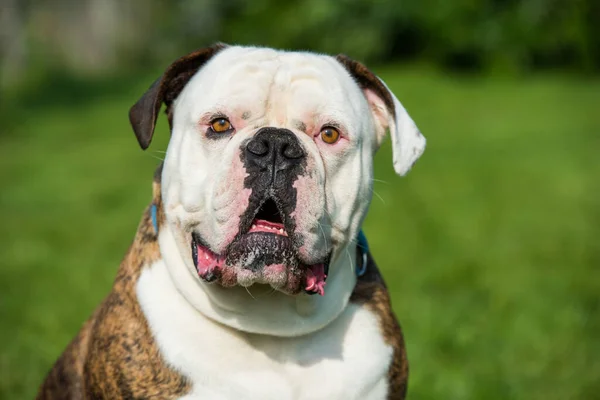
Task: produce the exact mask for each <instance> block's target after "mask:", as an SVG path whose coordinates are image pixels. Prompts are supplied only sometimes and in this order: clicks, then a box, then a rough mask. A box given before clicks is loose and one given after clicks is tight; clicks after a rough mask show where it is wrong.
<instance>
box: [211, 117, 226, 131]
mask: <svg viewBox="0 0 600 400" xmlns="http://www.w3.org/2000/svg"><path fill="white" fill-rule="evenodd" d="M210 128H211V129H212V130H213V132H216V133H223V132H227V131H229V130H231V122H229V120H228V119H227V118H217V119H215V120H213V121H212V122H211V123H210Z"/></svg>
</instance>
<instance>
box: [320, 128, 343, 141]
mask: <svg viewBox="0 0 600 400" xmlns="http://www.w3.org/2000/svg"><path fill="white" fill-rule="evenodd" d="M339 138H340V132H339V131H338V130H337V129H335V128H332V127H330V126H326V127H324V128H323V129H321V140H323V141H324V142H325V143H327V144H334V143H335V142H337V141H338V139H339Z"/></svg>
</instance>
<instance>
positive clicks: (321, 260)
mask: <svg viewBox="0 0 600 400" xmlns="http://www.w3.org/2000/svg"><path fill="white" fill-rule="evenodd" d="M163 104H164V105H166V115H167V118H168V122H169V127H170V132H171V138H170V141H169V144H168V149H167V152H166V156H165V159H164V161H163V163H162V164H161V166H160V167H159V168H158V170H157V172H156V173H155V176H154V179H153V190H152V193H153V195H152V196H153V198H152V202H151V204H150V205H149V206H148V208H147V209H146V211H145V212H144V214H143V217H142V220H141V222H140V225H139V228H138V231H137V234H136V236H135V239H134V241H133V244H132V245H131V247H130V248H129V250H128V252H127V254H126V256H125V258H124V260H123V261H122V263H121V265H120V268H119V270H118V273H117V276H116V279H115V281H114V285H113V287H112V291H111V292H110V294H109V295H108V296H107V297H106V299H105V300H104V301H103V303H102V304H101V305H100V306H99V307H98V308H97V309H96V311H95V312H94V313H93V315H92V316H91V318H90V319H89V320H88V321H87V322H86V323H85V324H84V325H83V326H82V328H81V330H80V332H79V334H78V335H77V337H76V338H75V339H74V340H73V341H72V342H71V343H70V344H69V345H68V347H67V348H66V350H65V351H64V353H63V354H62V356H61V357H60V358H59V359H58V360H57V362H56V363H55V365H54V366H53V368H52V369H51V371H50V372H49V374H48V375H47V377H46V379H45V381H44V382H43V383H42V385H41V387H40V390H39V392H38V397H37V398H38V399H261V400H263V399H278V400H279V399H403V398H404V397H405V394H406V389H407V378H408V363H407V357H406V351H405V346H404V339H403V336H402V332H401V329H400V326H399V325H398V322H397V320H396V318H395V316H394V314H393V312H392V309H391V304H390V298H389V295H388V291H387V289H386V286H385V284H384V282H383V280H382V277H381V275H380V273H379V271H378V269H377V267H376V265H375V263H374V261H373V258H372V257H371V254H370V252H369V251H368V244H367V241H366V238H365V236H364V235H363V234H362V232H361V225H362V222H363V220H364V218H365V215H366V213H367V209H368V207H369V203H370V201H371V194H372V186H373V165H372V164H373V156H374V154H375V152H376V151H377V149H378V148H379V146H380V145H381V143H382V141H383V140H384V138H385V137H386V136H387V132H388V131H389V135H390V136H391V142H392V147H393V165H394V169H395V171H396V172H397V173H398V174H399V175H404V174H406V173H407V172H408V171H409V169H410V168H411V167H412V165H413V163H414V162H415V161H416V160H417V159H418V158H419V157H420V155H421V154H422V153H423V151H424V149H425V143H426V141H425V138H424V137H423V135H422V134H421V133H420V132H419V130H418V129H417V127H416V125H415V123H414V122H413V120H412V119H411V118H410V116H409V115H408V114H407V112H406V110H405V108H404V107H403V106H402V105H401V104H400V102H399V101H398V99H397V98H396V96H394V94H393V93H392V92H391V91H390V90H389V89H388V87H387V86H386V84H385V83H384V82H383V81H382V80H381V79H379V78H378V77H377V76H376V75H374V74H373V73H372V72H371V71H370V70H369V69H367V68H366V67H365V66H364V65H363V64H361V63H359V62H357V61H354V60H352V59H351V58H349V57H347V56H345V55H338V56H336V57H333V56H327V55H320V54H315V53H309V52H288V51H279V50H274V49H269V48H260V47H241V46H229V45H225V44H221V43H218V44H215V45H213V46H211V47H207V48H203V49H200V50H197V51H195V52H193V53H191V54H188V55H186V56H184V57H182V58H180V59H178V60H176V61H175V62H174V63H172V64H171V65H170V66H169V67H168V68H167V69H166V71H165V72H164V74H163V75H162V76H161V77H160V78H159V79H158V80H156V81H155V82H154V83H153V84H152V85H151V86H150V88H149V89H148V91H147V92H146V93H144V94H143V95H142V97H141V98H140V99H139V100H138V101H137V103H135V105H134V106H133V107H132V108H131V110H130V113H129V118H130V122H131V125H132V127H133V131H134V132H135V135H136V137H137V140H138V142H139V145H140V146H141V147H142V149H146V148H147V147H148V146H149V145H150V142H151V140H152V136H153V133H154V128H155V123H156V121H157V118H158V116H159V112H160V110H161V107H162V105H163Z"/></svg>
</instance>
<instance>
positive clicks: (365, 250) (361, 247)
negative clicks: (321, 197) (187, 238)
mask: <svg viewBox="0 0 600 400" xmlns="http://www.w3.org/2000/svg"><path fill="white" fill-rule="evenodd" d="M156 213H157V210H156V204H152V207H150V216H151V217H152V226H153V227H154V232H156V234H158V219H157V217H156ZM356 246H357V247H358V251H360V261H361V264H360V265H357V266H356V276H359V277H360V276H363V275H364V274H365V272H367V264H368V257H367V254H369V242H367V237H366V236H365V234H364V232H363V231H362V229H361V230H360V232H358V238H357V239H356Z"/></svg>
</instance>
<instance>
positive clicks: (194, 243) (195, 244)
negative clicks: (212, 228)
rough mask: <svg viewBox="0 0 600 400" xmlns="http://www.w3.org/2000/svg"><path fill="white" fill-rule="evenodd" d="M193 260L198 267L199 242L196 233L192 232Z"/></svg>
mask: <svg viewBox="0 0 600 400" xmlns="http://www.w3.org/2000/svg"><path fill="white" fill-rule="evenodd" d="M191 245H192V261H193V262H194V266H195V267H196V268H198V242H197V240H196V234H194V233H192V241H191Z"/></svg>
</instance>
